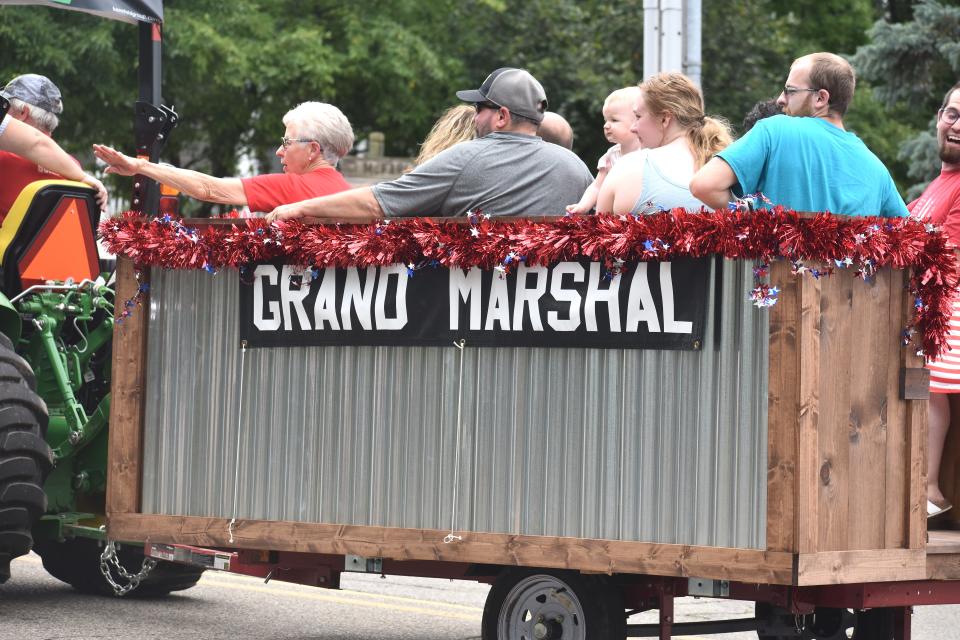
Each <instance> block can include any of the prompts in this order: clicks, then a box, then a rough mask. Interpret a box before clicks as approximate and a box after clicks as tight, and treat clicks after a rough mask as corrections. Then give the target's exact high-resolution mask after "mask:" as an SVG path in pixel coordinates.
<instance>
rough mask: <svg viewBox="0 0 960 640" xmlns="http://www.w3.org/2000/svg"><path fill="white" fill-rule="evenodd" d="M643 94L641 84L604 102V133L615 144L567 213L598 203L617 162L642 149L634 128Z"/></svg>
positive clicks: (625, 88) (587, 208) (586, 210)
mask: <svg viewBox="0 0 960 640" xmlns="http://www.w3.org/2000/svg"><path fill="white" fill-rule="evenodd" d="M639 97H640V87H624V88H623V89H617V90H616V91H614V92H613V93H611V94H610V95H609V96H607V99H606V100H604V101H603V135H604V136H606V138H607V141H608V142H613V143H614V145H613V146H612V147H610V148H609V149H608V150H607V152H606V153H605V154H603V156H601V158H600V160H598V161H597V177H596V179H594V181H593V182H592V183H591V184H590V186H589V187H587V190H586V191H584V192H583V197H581V198H580V202H578V203H577V204H571V205H568V206H567V213H589V212H590V210H591V209H593V208H594V206H596V204H597V196H598V195H599V194H600V187H602V186H603V180H604V178H606V177H607V174H608V173H609V172H610V169H611V168H612V167H613V165H614V164H616V162H617V160H619V159H620V157H621V156H623V155H624V154H627V153H630V152H631V151H636V150H637V149H639V148H640V139H639V138H638V137H637V136H636V134H634V133H633V132H631V131H630V127H631V126H632V125H633V121H634V120H635V119H636V116H635V115H634V114H633V105H634V103H636V101H637V98H639Z"/></svg>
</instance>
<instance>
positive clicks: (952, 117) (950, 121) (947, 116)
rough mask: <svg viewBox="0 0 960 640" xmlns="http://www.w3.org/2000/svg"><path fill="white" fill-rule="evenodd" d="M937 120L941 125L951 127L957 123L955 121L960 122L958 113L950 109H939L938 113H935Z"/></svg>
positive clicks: (959, 112) (959, 113)
mask: <svg viewBox="0 0 960 640" xmlns="http://www.w3.org/2000/svg"><path fill="white" fill-rule="evenodd" d="M937 118H939V119H940V122H942V123H943V124H946V125H950V126H953V125H955V124H956V123H957V120H960V111H957V110H956V109H952V108H951V109H940V111H937Z"/></svg>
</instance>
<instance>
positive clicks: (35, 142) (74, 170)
mask: <svg viewBox="0 0 960 640" xmlns="http://www.w3.org/2000/svg"><path fill="white" fill-rule="evenodd" d="M0 149H4V150H5V151H9V152H10V153H15V154H17V155H18V156H21V157H23V158H27V159H28V160H31V161H33V162H36V163H37V164H38V165H40V166H41V167H43V168H44V169H47V170H48V171H53V172H54V173H56V174H59V175H61V176H63V177H64V178H66V179H67V180H76V181H77V182H83V183H85V184H88V185H90V186H91V187H93V188H94V189H95V190H96V192H97V204H99V205H100V209H101V210H103V209H105V208H106V206H107V190H106V188H105V187H104V186H103V183H102V182H100V181H99V180H97V179H96V178H94V177H93V176H91V175H90V174H88V173H84V171H83V169H82V168H81V167H80V165H78V164H77V163H76V161H75V160H74V159H73V158H71V157H70V156H69V154H67V152H66V151H64V150H63V149H61V148H60V145H58V144H57V143H56V142H54V141H53V139H52V138H50V137H49V136H45V135H43V134H42V133H40V132H39V131H38V130H36V129H34V128H33V127H31V126H30V125H27V124H24V123H22V122H20V121H19V120H14V119H13V118H9V119H8V121H7V125H6V129H4V132H3V135H2V136H0Z"/></svg>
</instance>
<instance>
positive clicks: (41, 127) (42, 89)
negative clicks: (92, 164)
mask: <svg viewBox="0 0 960 640" xmlns="http://www.w3.org/2000/svg"><path fill="white" fill-rule="evenodd" d="M0 95H2V96H3V97H4V98H6V99H7V100H9V101H10V109H9V110H8V111H7V115H8V116H10V117H11V118H14V119H16V120H20V121H21V122H23V123H25V124H28V125H30V126H31V127H33V128H34V129H37V130H38V131H40V132H41V133H43V134H44V135H46V136H47V137H49V138H52V137H53V131H54V129H56V128H57V126H58V125H59V124H60V119H59V117H58V116H59V114H61V113H63V101H62V99H61V96H60V89H58V88H57V85H55V84H53V82H51V81H50V79H49V78H47V77H45V76H40V75H36V74H33V73H28V74H25V75H22V76H17V77H16V78H14V79H13V80H11V81H10V82H8V83H7V85H6V86H5V87H4V88H3V89H0ZM73 161H74V162H75V163H76V164H77V167H78V168H79V167H80V163H79V162H77V160H76V158H74V159H73ZM74 173H75V172H74ZM81 173H82V171H81ZM0 176H3V179H2V180H0V222H2V221H3V219H4V218H5V217H6V216H7V212H9V211H10V208H11V207H13V203H14V202H15V201H16V199H17V196H19V195H20V192H21V191H23V188H24V187H26V186H27V185H28V184H30V183H31V182H36V181H37V180H50V179H52V178H59V177H60V175H58V174H56V173H54V172H53V171H48V170H47V169H45V168H43V167H41V166H40V165H38V164H37V163H36V162H33V161H32V160H28V159H26V158H23V157H21V156H19V155H17V154H14V153H11V152H9V151H0ZM97 185H99V186H96V185H93V184H92V183H91V186H94V188H96V189H97V201H98V203H99V204H100V207H101V208H103V207H105V206H106V204H107V194H106V191H105V190H104V189H103V185H100V184H99V182H97Z"/></svg>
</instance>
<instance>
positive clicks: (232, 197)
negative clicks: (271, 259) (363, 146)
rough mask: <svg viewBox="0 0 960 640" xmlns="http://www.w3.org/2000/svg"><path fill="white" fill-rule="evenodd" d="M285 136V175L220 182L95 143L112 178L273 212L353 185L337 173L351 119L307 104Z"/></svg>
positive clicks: (294, 113) (349, 143) (281, 153)
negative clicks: (144, 180) (143, 180)
mask: <svg viewBox="0 0 960 640" xmlns="http://www.w3.org/2000/svg"><path fill="white" fill-rule="evenodd" d="M283 124H284V125H285V126H286V131H285V133H284V136H283V138H282V140H281V144H280V146H279V147H277V156H278V157H279V158H280V162H281V164H282V165H283V171H284V172H283V173H273V174H266V175H260V176H254V177H253V178H215V177H213V176H209V175H207V174H205V173H200V172H198V171H190V170H189V169H180V168H177V167H171V166H167V165H159V164H155V163H153V162H149V161H147V160H144V159H140V158H131V157H130V156H127V155H124V154H122V153H120V152H119V151H116V150H114V149H111V148H110V147H107V146H103V145H99V144H95V145H93V152H94V154H95V155H96V156H97V157H98V158H100V159H101V160H103V161H104V162H106V163H107V164H108V165H109V167H107V173H116V174H119V175H122V176H132V175H135V174H139V175H144V176H147V177H148V178H152V179H154V180H156V181H158V182H162V183H163V184H166V185H169V186H171V187H174V188H175V189H178V190H179V191H180V192H182V193H184V194H186V195H188V196H190V197H193V198H196V199H197V200H203V201H205V202H215V203H218V204H232V205H237V206H248V207H250V210H251V211H272V210H273V209H275V208H276V207H278V206H280V205H281V204H288V203H291V202H299V201H301V200H308V199H310V198H315V197H317V196H323V195H328V194H331V193H338V192H340V191H345V190H347V189H349V188H350V185H349V184H348V183H347V181H346V180H344V179H343V176H342V175H341V174H340V172H339V171H337V169H336V165H337V162H339V161H340V158H342V157H343V156H345V155H347V153H348V152H349V151H350V149H351V148H352V147H353V129H352V128H351V127H350V122H349V121H348V120H347V118H346V116H344V115H343V113H342V112H341V111H340V109H338V108H336V107H335V106H333V105H331V104H325V103H322V102H304V103H303V104H301V105H298V106H297V107H296V108H294V109H292V110H290V111H288V112H287V114H286V115H285V116H284V117H283Z"/></svg>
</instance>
